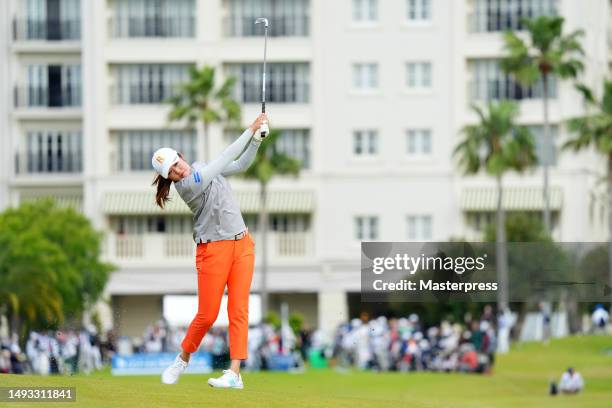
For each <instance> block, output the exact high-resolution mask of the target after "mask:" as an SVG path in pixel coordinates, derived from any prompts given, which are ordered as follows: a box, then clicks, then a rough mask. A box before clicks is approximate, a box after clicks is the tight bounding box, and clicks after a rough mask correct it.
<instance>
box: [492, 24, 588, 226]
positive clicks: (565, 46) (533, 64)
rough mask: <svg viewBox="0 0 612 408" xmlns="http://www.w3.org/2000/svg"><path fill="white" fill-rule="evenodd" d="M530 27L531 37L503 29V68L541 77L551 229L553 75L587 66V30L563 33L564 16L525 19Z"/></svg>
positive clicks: (531, 78) (527, 81) (520, 77)
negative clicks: (583, 43)
mask: <svg viewBox="0 0 612 408" xmlns="http://www.w3.org/2000/svg"><path fill="white" fill-rule="evenodd" d="M522 21H523V23H524V25H525V27H526V28H527V37H528V41H523V39H522V38H521V37H520V36H519V35H518V34H517V33H515V32H513V31H510V30H509V31H506V32H505V33H504V48H505V50H506V51H507V52H508V53H509V55H508V57H506V58H504V59H503V60H502V62H501V66H502V69H503V70H504V71H506V72H507V73H510V74H512V75H513V76H514V77H515V78H516V80H517V81H518V82H519V83H521V84H523V85H525V86H530V85H533V84H535V83H537V82H538V81H541V83H542V101H543V104H544V106H543V107H544V134H543V136H544V137H543V140H542V152H543V157H542V158H541V162H542V167H543V172H544V189H543V194H544V214H543V217H544V225H545V226H546V231H547V232H548V233H549V234H550V233H551V220H550V199H549V191H548V190H549V188H548V166H549V162H550V157H549V153H550V151H551V147H552V144H551V141H550V123H549V119H548V98H549V97H550V89H549V85H550V81H551V78H560V79H567V78H575V77H576V76H577V75H578V73H579V72H581V71H582V70H583V69H584V65H583V64H582V61H580V59H579V58H580V57H581V56H582V55H584V50H583V49H582V46H581V45H580V42H579V38H580V37H581V36H582V35H583V34H584V32H583V31H582V30H576V31H574V32H572V33H570V34H567V35H563V22H564V19H563V18H562V17H551V16H540V17H538V18H535V19H523V20H522Z"/></svg>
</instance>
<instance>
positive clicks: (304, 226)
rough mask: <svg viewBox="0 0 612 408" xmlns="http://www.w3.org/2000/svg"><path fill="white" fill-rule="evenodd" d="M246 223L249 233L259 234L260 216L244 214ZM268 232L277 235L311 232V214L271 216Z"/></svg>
mask: <svg viewBox="0 0 612 408" xmlns="http://www.w3.org/2000/svg"><path fill="white" fill-rule="evenodd" d="M243 218H244V223H245V224H246V226H247V227H248V228H249V232H252V233H257V232H259V231H260V229H259V214H253V213H246V214H243ZM268 230H269V231H273V232H276V233H283V232H308V231H310V214H269V216H268Z"/></svg>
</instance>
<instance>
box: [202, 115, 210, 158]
mask: <svg viewBox="0 0 612 408" xmlns="http://www.w3.org/2000/svg"><path fill="white" fill-rule="evenodd" d="M203 125H204V161H205V162H206V163H208V158H209V157H210V149H209V143H208V138H209V131H210V126H209V125H208V124H207V123H206V122H203Z"/></svg>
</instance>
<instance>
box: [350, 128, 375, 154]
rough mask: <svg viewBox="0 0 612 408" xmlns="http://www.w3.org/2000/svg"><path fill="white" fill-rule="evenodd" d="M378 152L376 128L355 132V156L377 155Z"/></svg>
mask: <svg viewBox="0 0 612 408" xmlns="http://www.w3.org/2000/svg"><path fill="white" fill-rule="evenodd" d="M377 153H378V132H377V131H376V130H356V131H354V132H353V154H354V155H355V156H375V155H376V154H377Z"/></svg>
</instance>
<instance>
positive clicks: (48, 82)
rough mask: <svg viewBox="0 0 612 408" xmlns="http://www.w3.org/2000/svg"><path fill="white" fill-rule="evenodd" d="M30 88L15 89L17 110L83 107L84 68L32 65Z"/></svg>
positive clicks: (30, 67)
mask: <svg viewBox="0 0 612 408" xmlns="http://www.w3.org/2000/svg"><path fill="white" fill-rule="evenodd" d="M25 77H26V78H25V79H26V85H25V86H17V87H15V95H14V98H15V106H16V107H51V108H59V107H74V106H81V64H66V65H46V64H30V65H28V66H27V67H26V74H25Z"/></svg>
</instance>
